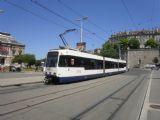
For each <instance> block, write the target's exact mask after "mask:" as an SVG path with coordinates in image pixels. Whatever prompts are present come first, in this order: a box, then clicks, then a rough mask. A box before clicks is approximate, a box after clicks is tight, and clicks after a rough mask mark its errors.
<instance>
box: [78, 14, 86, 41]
mask: <svg viewBox="0 0 160 120" xmlns="http://www.w3.org/2000/svg"><path fill="white" fill-rule="evenodd" d="M87 19H88V17H82V18H80V19H77V21H80V22H81V26H80V27H81V29H80V30H81V36H80V43H82V40H83V20H87Z"/></svg>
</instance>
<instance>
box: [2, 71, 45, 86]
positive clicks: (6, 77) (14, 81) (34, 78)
mask: <svg viewBox="0 0 160 120" xmlns="http://www.w3.org/2000/svg"><path fill="white" fill-rule="evenodd" d="M2 74H3V73H1V77H0V87H7V86H13V85H22V84H31V83H41V82H43V78H44V76H43V75H38V74H37V73H33V75H32V73H15V74H14V73H5V74H3V76H2ZM11 76H13V77H11Z"/></svg>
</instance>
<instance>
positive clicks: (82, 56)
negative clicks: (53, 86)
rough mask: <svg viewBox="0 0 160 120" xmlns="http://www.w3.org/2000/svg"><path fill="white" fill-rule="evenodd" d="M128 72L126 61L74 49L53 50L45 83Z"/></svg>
mask: <svg viewBox="0 0 160 120" xmlns="http://www.w3.org/2000/svg"><path fill="white" fill-rule="evenodd" d="M125 71H126V61H124V60H120V59H113V58H106V57H102V56H98V55H93V54H90V53H86V52H80V51H77V50H73V49H53V50H50V51H49V52H48V54H47V59H46V66H45V71H44V73H45V79H44V82H45V83H49V82H55V83H67V82H74V81H80V80H86V79H92V78H98V77H103V76H106V75H111V74H117V73H120V72H125Z"/></svg>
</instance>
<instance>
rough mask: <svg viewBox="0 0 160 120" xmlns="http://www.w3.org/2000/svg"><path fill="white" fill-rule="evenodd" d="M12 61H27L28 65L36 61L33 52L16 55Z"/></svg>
mask: <svg viewBox="0 0 160 120" xmlns="http://www.w3.org/2000/svg"><path fill="white" fill-rule="evenodd" d="M12 62H13V63H19V64H21V63H27V65H28V66H29V67H31V65H34V64H35V62H36V59H35V56H34V55H33V54H24V55H16V56H15V58H14V59H13V60H12Z"/></svg>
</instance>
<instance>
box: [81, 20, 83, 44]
mask: <svg viewBox="0 0 160 120" xmlns="http://www.w3.org/2000/svg"><path fill="white" fill-rule="evenodd" d="M82 40H83V18H82V19H81V38H80V42H81V43H82Z"/></svg>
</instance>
